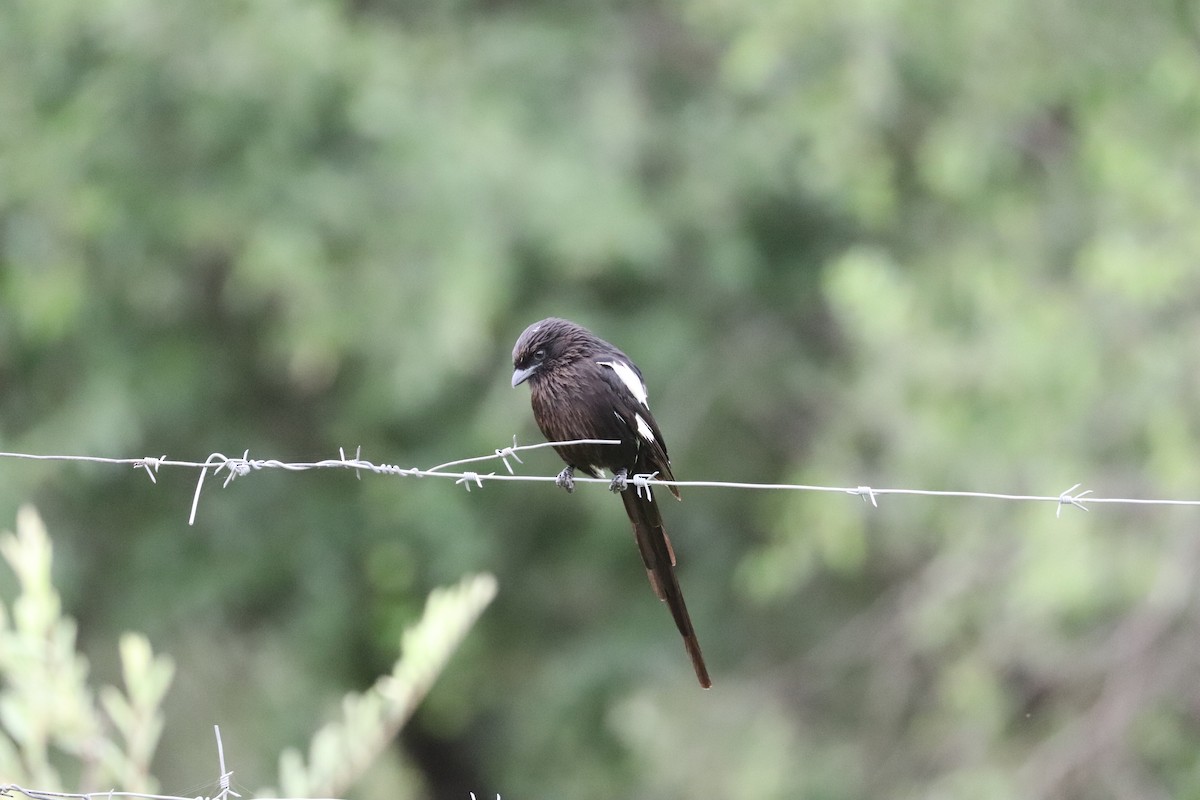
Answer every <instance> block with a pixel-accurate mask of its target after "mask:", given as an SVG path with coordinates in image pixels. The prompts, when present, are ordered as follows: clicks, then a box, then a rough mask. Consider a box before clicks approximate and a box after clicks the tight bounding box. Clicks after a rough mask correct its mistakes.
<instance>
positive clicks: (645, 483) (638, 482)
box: [629, 470, 658, 500]
mask: <svg viewBox="0 0 1200 800" xmlns="http://www.w3.org/2000/svg"><path fill="white" fill-rule="evenodd" d="M657 477H658V470H655V471H654V472H649V473H642V474H639V475H634V476H632V477H631V478H630V479H629V482H630V483H632V484H633V488H634V490H635V491H637V495H638V497H642V496H643V495H642V491H643V490H645V492H646V494H645V495H644V496H645V498H646V499H647V500H653V499H654V495H653V494H652V493H651V492H650V481H652V480H654V479H655V478H657Z"/></svg>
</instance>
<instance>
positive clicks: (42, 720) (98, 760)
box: [0, 506, 496, 797]
mask: <svg viewBox="0 0 1200 800" xmlns="http://www.w3.org/2000/svg"><path fill="white" fill-rule="evenodd" d="M0 554H2V555H3V557H4V559H5V561H7V562H8V564H9V567H10V568H11V569H12V571H13V572H14V573H15V575H16V578H17V581H18V585H19V594H18V596H17V597H16V598H15V600H13V601H12V603H11V604H10V605H8V606H4V605H0V622H2V623H3V624H2V625H0V675H2V676H3V679H4V689H3V690H2V691H0V725H2V730H3V732H4V734H5V737H4V738H0V772H3V774H4V775H5V779H6V781H7V782H8V783H15V784H20V785H21V786H23V788H25V789H29V790H31V791H38V792H57V791H64V790H66V789H67V788H68V787H70V786H77V787H79V788H81V789H83V790H89V791H90V790H93V789H95V788H96V787H103V786H120V787H122V789H121V791H124V792H154V791H156V790H157V788H158V785H159V784H158V782H157V781H156V780H155V779H154V778H153V777H151V774H150V765H151V759H152V757H153V756H154V751H155V748H156V747H157V746H158V742H159V738H160V736H161V734H162V730H163V725H164V719H163V712H162V703H163V699H164V697H165V695H166V693H167V689H168V688H169V687H170V684H171V680H172V678H173V677H174V673H175V665H174V662H173V661H172V660H171V659H170V658H169V657H167V656H155V655H154V654H153V652H151V649H150V643H149V642H148V641H147V640H146V638H145V637H144V636H142V635H141V634H133V633H127V634H124V635H122V636H121V640H120V661H121V675H122V679H123V683H124V685H125V691H121V690H120V689H117V688H115V687H113V686H103V687H101V689H100V691H99V696H100V703H99V705H97V703H96V702H95V698H94V696H93V692H92V690H91V688H90V687H89V685H88V663H87V660H86V659H85V658H84V657H83V656H81V655H79V654H78V653H77V651H76V641H75V633H76V628H75V622H74V620H72V619H70V618H69V617H65V616H63V615H62V608H61V603H60V601H59V597H58V594H57V592H56V591H55V590H54V587H53V585H52V583H51V562H52V552H51V544H50V538H49V536H48V535H47V533H46V528H45V525H44V524H43V523H42V520H41V518H40V517H39V516H38V514H37V512H36V511H34V510H33V509H32V508H31V507H28V506H26V507H23V508H22V509H21V510H20V511H19V512H18V515H17V532H16V533H15V534H11V533H5V534H3V538H0ZM495 593H496V582H495V579H494V578H492V577H491V576H490V575H476V576H473V577H470V578H467V579H464V580H463V581H462V582H461V583H460V584H459V585H458V586H455V587H453V588H450V589H442V590H437V591H434V592H433V593H432V594H431V595H430V596H429V600H428V602H427V604H426V607H425V612H424V614H423V615H422V617H421V619H420V621H419V622H417V623H416V624H414V625H413V626H412V627H410V628H409V629H408V630H406V631H405V632H404V635H403V639H402V641H403V656H402V657H401V658H400V659H399V660H397V661H396V663H395V665H394V666H393V667H392V671H391V673H390V674H388V675H386V676H384V677H382V678H380V679H379V680H378V681H376V682H375V685H374V686H372V688H371V689H370V690H368V691H366V692H363V693H359V694H350V695H347V696H346V697H345V698H344V699H343V701H342V719H341V720H340V721H338V722H332V723H329V724H328V725H326V726H325V727H323V728H322V729H320V730H319V731H317V733H316V734H315V735H314V736H313V739H312V744H311V745H310V756H309V763H308V764H307V765H305V763H304V761H303V759H302V758H301V756H300V755H299V754H298V753H297V752H295V751H294V750H288V751H285V752H284V753H283V755H282V756H281V758H280V785H281V786H283V787H284V792H285V796H287V797H314V796H338V795H341V794H343V793H344V792H345V791H346V790H347V789H349V788H350V787H351V786H353V785H354V784H355V783H356V782H358V781H359V780H360V779H361V778H362V776H363V773H365V772H366V771H367V769H368V768H369V767H371V766H372V763H373V762H374V761H375V760H376V759H377V758H378V757H379V755H380V753H381V752H382V751H383V750H384V748H385V746H386V745H387V744H388V742H389V741H390V740H392V739H393V738H395V736H396V734H397V733H398V732H399V731H400V728H401V727H402V726H403V725H404V723H405V721H407V719H408V718H409V716H410V715H411V714H412V712H413V711H414V710H415V708H416V707H417V705H418V704H419V703H420V701H421V699H422V698H423V697H424V696H425V694H426V693H427V692H428V691H429V688H430V687H431V686H432V685H433V682H434V680H435V679H436V678H437V676H438V674H439V673H440V672H441V671H442V669H443V668H444V667H445V666H446V662H447V661H448V660H449V658H450V655H451V654H452V653H453V652H454V650H456V649H457V648H458V646H459V644H460V643H461V642H462V640H463V638H464V637H465V636H466V634H467V632H468V631H469V630H470V629H471V627H472V626H473V625H474V624H475V621H476V620H477V619H478V617H479V615H480V614H481V613H482V612H483V609H484V608H485V607H486V606H487V605H488V603H490V602H491V600H492V598H493V597H494V596H495ZM62 757H67V758H68V761H67V764H66V765H65V767H64V766H59V764H60V763H61V762H62V761H63V758H62ZM64 769H66V770H68V771H69V772H68V773H67V774H64ZM408 780H409V781H412V780H413V778H412V777H409V778H408ZM275 793H276V792H275V790H273V789H264V790H262V791H261V792H260V793H259V794H264V795H272V794H275ZM409 793H410V794H411V790H409Z"/></svg>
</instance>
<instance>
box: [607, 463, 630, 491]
mask: <svg viewBox="0 0 1200 800" xmlns="http://www.w3.org/2000/svg"><path fill="white" fill-rule="evenodd" d="M627 486H629V471H628V470H624V469H622V470H618V471H617V473H616V474H615V475H613V479H612V483H610V484H608V490H609V491H610V492H612V493H613V494H617V493H618V492H623V491H625V488H626V487H627Z"/></svg>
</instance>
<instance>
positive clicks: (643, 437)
mask: <svg viewBox="0 0 1200 800" xmlns="http://www.w3.org/2000/svg"><path fill="white" fill-rule="evenodd" d="M596 363H597V364H598V365H599V366H600V367H601V369H600V376H601V378H602V379H603V380H604V381H605V383H606V384H607V385H608V388H609V389H610V391H611V397H612V398H613V413H614V417H615V419H616V420H619V422H620V425H621V426H622V428H623V429H624V430H623V435H622V437H621V438H622V439H623V440H625V441H630V442H634V443H636V448H637V456H636V459H635V461H634V465H633V470H632V471H633V472H634V473H636V474H651V473H658V475H657V477H658V478H659V479H661V480H665V481H673V480H675V474H674V473H673V472H672V471H671V459H670V457H669V456H668V455H667V442H666V440H665V439H664V438H663V435H662V431H661V430H659V427H658V422H657V420H655V419H654V415H653V414H651V413H650V403H649V398H648V396H647V392H646V384H645V383H643V382H642V374H641V371H639V370H638V368H637V367H636V366H635V365H634V364H633V362H631V361H629V360H628V359H627V358H625V357H624V356H623V355H618V356H612V357H610V358H601V359H599V360H598V361H597V362H596ZM668 488H669V489H670V490H671V494H673V495H675V497H679V489H678V488H677V487H675V486H670V487H668Z"/></svg>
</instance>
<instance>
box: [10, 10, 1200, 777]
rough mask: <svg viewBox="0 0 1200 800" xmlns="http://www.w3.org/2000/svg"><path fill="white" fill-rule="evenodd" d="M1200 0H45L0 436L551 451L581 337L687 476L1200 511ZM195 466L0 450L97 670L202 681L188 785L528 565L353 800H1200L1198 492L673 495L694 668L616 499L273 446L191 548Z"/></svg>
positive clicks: (334, 696) (27, 59) (18, 115)
mask: <svg viewBox="0 0 1200 800" xmlns="http://www.w3.org/2000/svg"><path fill="white" fill-rule="evenodd" d="M1198 18H1200V7H1198V6H1197V4H1196V2H1195V0H1179V1H1178V2H1171V1H1170V0H1164V1H1163V2H1151V3H1140V4H1139V3H1128V2H1111V1H1110V0H1100V1H1099V2H1094V3H1087V4H1081V3H1067V2H1061V1H1059V0H1051V1H1050V2H1044V1H1043V0H1037V1H1035V0H1014V1H1013V2H1007V3H995V2H986V1H983V0H967V1H966V2H960V3H952V4H950V3H942V2H927V1H926V0H912V1H910V2H905V3H896V2H887V1H886V0H849V1H848V2H845V3H836V4H834V3H816V2H809V1H808V0H799V1H798V0H758V2H753V3H734V2H728V0H676V1H675V2H670V0H663V1H661V2H642V3H629V2H590V3H589V2H581V1H580V0H565V2H537V1H536V0H535V1H533V2H523V1H522V0H491V1H484V2H463V1H461V0H460V1H458V2H453V1H451V0H446V1H445V2H430V3H409V2H389V1H388V0H358V1H357V2H334V1H333V0H255V1H254V2H245V1H244V0H243V1H242V2H237V1H236V0H209V1H208V2H201V3H182V2H162V0H9V1H8V2H5V3H3V4H0V77H2V80H0V449H4V450H10V451H21V452H32V453H55V454H87V455H106V456H122V457H134V456H142V455H152V456H157V455H161V454H167V455H169V456H171V457H173V458H185V459H196V460H203V459H204V458H205V457H206V456H207V455H208V454H209V453H210V452H213V451H220V452H223V453H226V454H229V455H240V454H241V453H242V452H243V451H244V450H246V449H249V452H250V454H251V455H252V456H257V457H262V458H279V459H284V460H311V459H318V458H326V457H332V456H334V455H335V454H336V452H337V448H338V447H346V448H347V449H348V450H353V448H354V447H355V446H358V445H361V446H362V447H363V455H364V457H366V458H369V459H371V460H373V461H376V462H389V463H397V464H401V465H404V466H417V465H421V466H430V465H432V464H436V463H440V462H443V461H448V460H451V459H455V458H462V457H467V456H473V455H479V454H483V453H488V452H491V451H492V450H494V449H495V448H497V447H502V446H503V445H505V444H506V443H508V442H509V441H510V439H511V437H512V435H513V434H514V433H515V434H517V436H518V437H519V439H520V440H521V441H522V442H523V443H532V442H535V441H539V440H540V435H539V434H538V433H537V430H536V428H535V427H534V425H533V422H532V418H531V414H530V411H529V406H528V402H529V401H528V393H527V392H526V391H524V389H523V388H522V390H521V391H513V390H512V389H511V388H510V387H509V375H510V370H511V365H510V363H509V360H510V355H509V354H510V350H511V347H512V343H513V340H514V339H515V337H516V335H517V334H518V333H519V332H520V331H521V330H522V329H523V328H524V326H525V325H526V324H528V323H529V322H531V321H533V320H535V319H538V318H541V317H543V316H548V315H551V314H553V315H558V316H564V317H568V318H570V319H574V320H576V321H578V322H581V323H583V324H585V325H588V326H589V327H591V328H592V329H593V330H595V331H596V332H597V333H598V334H600V335H601V336H603V337H605V338H607V339H609V340H611V341H613V342H615V343H617V344H618V345H619V346H620V347H622V348H623V349H624V350H625V351H626V352H628V353H629V354H630V355H631V356H632V357H633V358H634V359H635V360H636V361H637V362H638V363H639V364H640V366H641V367H642V369H643V371H644V372H645V374H646V376H647V379H648V383H649V385H650V392H651V398H652V401H653V403H654V408H655V411H656V416H657V417H658V420H659V422H660V424H661V426H662V428H663V432H664V434H665V435H666V438H667V440H668V442H669V443H670V445H671V454H672V460H673V463H674V465H675V467H676V472H677V473H678V475H679V477H680V478H681V479H685V480H686V479H709V480H738V481H788V482H805V483H820V484H828V485H843V486H856V485H860V484H869V485H872V486H877V487H885V486H886V487H907V488H930V489H973V490H983V491H1014V492H1029V493H1035V494H1050V495H1053V494H1057V493H1058V492H1060V491H1062V490H1064V489H1066V488H1067V487H1069V486H1071V485H1072V484H1074V483H1077V482H1082V483H1083V484H1084V485H1085V487H1086V488H1090V489H1093V490H1095V491H1096V492H1097V493H1098V494H1101V495H1109V496H1114V495H1115V496H1136V497H1186V498H1195V497H1198V496H1200V459H1197V457H1196V456H1197V452H1198V439H1200V19H1198ZM559 466H560V465H559V462H558V461H557V459H556V458H555V457H554V456H553V454H552V453H549V452H543V453H537V454H531V455H530V456H529V457H527V458H526V463H525V465H524V466H523V467H522V469H523V470H524V471H525V472H527V473H529V474H541V475H552V474H554V473H555V472H557V470H558V469H559ZM195 477H196V476H195V474H194V473H191V472H184V471H178V470H177V471H164V472H163V473H162V475H161V476H160V478H159V482H158V484H157V485H153V484H151V483H150V481H149V480H147V479H146V477H145V475H144V474H143V473H140V472H135V471H133V470H124V469H119V468H109V467H99V466H86V465H73V464H63V463H34V462H25V461H12V460H0V524H2V526H3V527H11V524H12V522H11V521H12V520H13V519H14V517H15V513H16V508H17V506H18V505H19V504H20V503H22V502H27V501H28V502H33V503H35V504H36V505H37V506H38V507H39V509H40V510H41V512H42V514H43V515H44V517H45V518H46V521H47V525H48V527H49V530H50V532H51V535H52V536H53V537H54V539H55V544H56V548H57V549H56V554H57V561H56V568H57V569H56V580H57V583H58V585H59V586H60V588H61V590H62V592H63V595H64V600H65V603H66V607H67V610H68V611H69V612H70V613H71V614H72V615H74V616H75V617H76V618H77V619H78V620H79V625H80V635H81V642H82V645H83V647H84V649H85V651H86V652H87V653H88V654H89V656H91V658H92V659H93V662H94V670H95V672H96V674H97V676H98V677H107V676H111V675H113V674H114V672H115V651H116V646H115V642H116V639H117V637H118V635H119V633H120V632H121V631H124V630H139V631H144V632H145V633H146V634H147V635H148V636H149V637H150V640H151V641H152V642H153V643H154V646H155V649H156V650H158V651H165V652H167V653H170V654H171V655H172V656H173V657H174V658H175V660H176V663H177V665H178V668H177V677H176V680H175V684H174V686H173V688H172V689H171V692H170V694H169V695H168V698H167V705H166V711H167V727H166V731H165V733H164V737H163V742H162V746H161V748H160V750H159V753H158V757H157V759H156V762H155V771H156V773H157V774H158V776H159V777H160V778H161V780H162V783H163V789H164V791H167V792H170V793H180V792H184V791H186V790H187V788H188V787H191V786H194V785H195V784H197V783H201V782H203V781H206V780H209V779H211V775H212V774H213V773H214V771H215V767H214V764H215V760H214V756H213V742H212V725H213V724H214V723H219V724H220V725H221V726H222V730H223V732H224V744H225V750H226V758H227V760H229V761H230V766H231V767H232V768H233V769H234V770H235V775H236V777H237V779H238V781H239V782H240V783H241V784H242V785H245V786H250V787H253V786H258V785H263V784H268V783H271V782H273V781H274V780H275V770H276V758H277V754H278V752H279V751H280V749H282V748H283V747H285V746H289V745H303V744H304V743H305V742H306V741H307V737H308V735H309V733H310V732H311V731H312V730H314V729H315V728H316V727H317V726H318V725H319V724H320V723H321V722H322V721H323V720H324V719H325V718H326V717H327V715H328V714H329V712H330V710H331V709H332V708H335V707H336V703H337V701H338V698H339V697H340V696H341V695H342V694H343V693H344V692H346V691H349V690H352V689H360V688H363V687H365V686H367V685H369V684H370V683H371V681H372V680H373V679H374V678H375V676H376V675H378V674H380V673H381V672H384V671H386V670H387V669H389V666H390V664H391V662H392V659H393V658H394V657H395V650H396V640H397V635H398V632H399V631H400V630H401V628H402V627H403V626H404V625H406V624H408V623H410V622H412V621H413V620H414V619H415V618H416V617H417V615H418V614H419V612H420V609H421V606H422V604H423V602H424V597H425V595H426V593H427V592H428V591H429V589H430V588H432V587H434V586H437V585H444V584H448V583H452V582H454V581H456V580H458V579H459V578H460V577H461V576H462V575H464V574H467V573H471V572H478V571H489V572H493V573H495V574H496V576H497V578H498V580H499V587H500V591H499V594H498V596H497V598H496V600H495V601H494V602H493V604H492V605H491V606H490V607H489V609H488V610H487V612H486V613H485V614H484V617H483V619H482V621H481V622H480V624H479V626H478V627H477V628H476V629H475V630H474V631H472V633H471V634H470V636H469V637H468V639H467V642H466V645H465V646H464V648H463V649H462V650H461V651H460V652H459V653H458V654H457V655H456V656H455V658H454V659H453V660H452V662H451V664H450V667H449V669H448V670H447V672H446V673H445V674H444V675H443V676H442V678H441V680H440V682H439V683H438V685H437V686H436V687H435V689H434V691H433V693H432V694H431V695H430V697H429V698H428V700H427V702H426V703H425V704H424V705H423V706H422V707H421V709H420V710H419V711H418V713H417V715H416V717H415V719H414V720H413V721H412V723H411V724H410V725H409V726H408V727H407V729H406V730H405V732H404V733H403V734H402V736H401V739H400V740H399V741H398V742H397V744H396V746H395V747H394V748H393V749H392V750H391V751H390V752H388V753H387V754H386V756H385V762H387V763H388V764H390V765H391V767H390V768H389V767H381V768H380V770H379V771H378V772H377V773H375V775H374V777H373V778H372V779H371V780H368V781H366V782H365V783H364V784H362V785H361V786H360V787H359V789H358V790H357V794H355V795H354V796H356V797H362V798H375V797H378V798H396V797H417V798H438V799H439V800H441V799H442V798H465V797H467V793H468V792H469V791H474V792H476V793H477V795H479V796H480V797H484V796H494V795H495V794H496V793H500V794H501V795H502V796H504V797H506V798H508V797H512V798H552V797H559V798H572V800H590V799H591V798H597V800H598V799H599V798H615V797H621V798H656V800H670V799H672V798H680V799H682V798H689V799H691V798H698V797H717V798H735V799H736V798H746V799H747V800H750V799H753V800H765V799H767V798H801V797H803V798H820V799H822V800H825V799H828V800H840V799H841V798H847V799H849V798H876V797H879V798H882V797H887V798H906V797H912V798H915V797H922V798H961V797H971V798H1023V799H1027V798H1042V797H1045V798H1051V797H1053V798H1160V797H1161V798H1168V797H1169V798H1180V797H1198V796H1200V759H1198V758H1197V752H1198V749H1200V680H1198V678H1200V630H1198V627H1200V625H1198V623H1200V596H1198V595H1197V589H1196V586H1197V578H1198V575H1197V573H1198V572H1200V530H1197V527H1198V526H1197V522H1198V521H1200V512H1198V511H1196V510H1194V509H1188V508H1177V509H1169V508H1161V507H1155V508H1137V507H1125V506H1121V507H1116V506H1098V507H1095V508H1093V510H1092V511H1091V513H1086V514H1085V513H1083V512H1079V511H1076V510H1074V509H1067V510H1066V511H1065V512H1064V513H1063V515H1062V517H1061V518H1056V517H1055V514H1054V507H1053V506H1052V505H1032V504H1015V503H1000V502H994V501H978V500H954V499H949V500H948V499H922V498H911V497H904V498H891V497H888V498H884V499H882V501H881V503H880V507H879V508H878V509H875V508H872V507H870V506H869V505H867V504H864V503H863V502H862V501H861V500H860V499H857V498H854V497H843V496H839V495H828V494H809V493H765V492H751V491H741V490H732V489H693V490H690V491H685V492H684V500H685V502H683V503H681V504H678V505H676V504H671V505H670V507H669V508H667V509H666V512H667V515H668V516H667V523H668V529H669V530H670V531H671V532H672V537H673V541H674V543H675V548H676V551H677V553H678V556H679V560H680V566H679V573H680V576H681V581H682V584H683V587H684V590H685V593H686V596H687V598H688V601H689V605H690V608H691V612H692V617H693V619H694V621H695V624H696V627H697V630H698V633H699V636H700V641H701V643H702V644H703V646H704V651H705V654H706V655H707V657H708V660H709V666H710V669H711V671H712V674H713V679H714V682H715V688H714V689H713V690H712V691H710V692H703V691H701V690H700V689H699V688H698V687H697V686H696V683H695V678H694V677H693V675H692V671H691V668H690V666H689V664H688V661H687V659H686V656H685V654H684V651H683V648H682V645H681V643H680V641H679V637H678V635H677V634H676V632H675V630H674V628H673V626H672V623H671V620H670V616H669V614H668V613H667V610H666V609H665V608H664V607H662V606H661V605H660V604H659V603H658V602H657V601H656V600H655V599H654V596H653V594H652V592H651V591H650V588H649V586H648V585H647V583H646V579H645V576H644V574H643V570H642V568H641V566H640V564H639V562H638V556H637V553H636V548H635V547H634V545H633V542H632V536H631V534H630V533H629V530H628V523H627V522H626V520H625V518H624V515H623V513H622V511H621V509H620V504H619V503H617V502H616V501H615V500H614V498H612V497H610V496H608V494H607V493H606V492H605V491H603V490H602V488H601V487H595V486H585V487H583V489H582V490H581V491H578V492H576V494H575V495H573V496H567V495H566V494H565V493H562V492H560V491H558V490H556V489H554V488H553V487H551V486H548V485H546V484H529V483H505V484H499V483H493V484H488V485H487V486H486V487H485V488H484V489H483V490H475V491H472V492H471V493H470V494H468V493H467V492H465V491H463V490H462V488H461V487H456V486H454V485H453V484H452V483H451V482H449V481H441V482H439V481H430V480H425V481H419V480H415V479H399V478H384V477H376V476H364V477H363V478H362V480H356V479H355V477H354V475H353V474H352V473H348V472H347V473H342V472H320V473H303V474H287V473H282V472H262V473H256V474H254V475H252V476H249V477H246V478H244V479H242V480H239V481H236V482H234V483H233V484H232V485H231V486H230V487H229V488H226V489H221V488H219V486H218V484H217V483H215V482H210V483H209V484H208V488H207V491H206V493H205V495H204V497H203V498H202V501H201V504H200V509H199V514H198V520H197V524H196V526H195V527H194V528H188V527H187V525H186V519H187V510H188V506H189V504H190V501H191V494H192V491H193V488H194V485H195V483H194V482H195ZM0 780H3V779H2V778H0ZM80 788H83V789H86V790H100V789H106V788H109V787H97V786H85V787H80ZM117 788H120V787H117Z"/></svg>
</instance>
